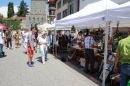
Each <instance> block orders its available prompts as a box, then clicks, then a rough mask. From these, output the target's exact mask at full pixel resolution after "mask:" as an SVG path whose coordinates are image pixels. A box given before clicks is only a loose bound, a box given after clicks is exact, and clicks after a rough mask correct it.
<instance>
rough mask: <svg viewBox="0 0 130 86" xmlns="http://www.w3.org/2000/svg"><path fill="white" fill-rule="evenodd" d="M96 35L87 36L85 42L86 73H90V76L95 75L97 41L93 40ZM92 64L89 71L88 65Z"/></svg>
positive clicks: (91, 33)
mask: <svg viewBox="0 0 130 86" xmlns="http://www.w3.org/2000/svg"><path fill="white" fill-rule="evenodd" d="M93 37H94V33H93V32H90V34H89V36H87V37H86V38H85V40H84V43H85V59H86V64H85V67H86V73H88V72H90V74H93V73H94V62H95V56H94V48H95V47H97V46H96V45H95V41H94V39H93ZM89 63H90V70H89V69H88V65H89Z"/></svg>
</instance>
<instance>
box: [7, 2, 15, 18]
mask: <svg viewBox="0 0 130 86" xmlns="http://www.w3.org/2000/svg"><path fill="white" fill-rule="evenodd" d="M12 16H14V4H13V3H12V2H9V4H8V12H7V17H8V18H10V17H12Z"/></svg>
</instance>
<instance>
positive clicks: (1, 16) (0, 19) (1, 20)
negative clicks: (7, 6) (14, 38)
mask: <svg viewBox="0 0 130 86" xmlns="http://www.w3.org/2000/svg"><path fill="white" fill-rule="evenodd" d="M0 23H3V15H1V14H0Z"/></svg>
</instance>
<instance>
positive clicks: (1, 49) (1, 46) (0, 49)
mask: <svg viewBox="0 0 130 86" xmlns="http://www.w3.org/2000/svg"><path fill="white" fill-rule="evenodd" d="M2 52H3V45H2V44H0V55H1V54H2Z"/></svg>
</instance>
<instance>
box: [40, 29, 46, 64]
mask: <svg viewBox="0 0 130 86" xmlns="http://www.w3.org/2000/svg"><path fill="white" fill-rule="evenodd" d="M41 35H42V36H41V37H40V38H39V44H40V50H41V53H42V62H43V64H45V57H46V52H47V44H48V38H47V36H46V32H45V31H43V32H42V33H41Z"/></svg>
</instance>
